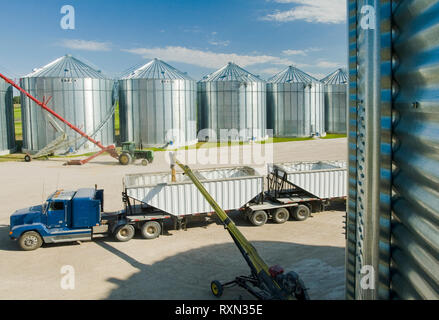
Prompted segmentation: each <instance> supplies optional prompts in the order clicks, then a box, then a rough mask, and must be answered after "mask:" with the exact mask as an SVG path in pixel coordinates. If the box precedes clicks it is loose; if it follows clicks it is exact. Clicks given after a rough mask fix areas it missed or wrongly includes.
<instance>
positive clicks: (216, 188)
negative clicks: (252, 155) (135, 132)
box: [124, 167, 264, 216]
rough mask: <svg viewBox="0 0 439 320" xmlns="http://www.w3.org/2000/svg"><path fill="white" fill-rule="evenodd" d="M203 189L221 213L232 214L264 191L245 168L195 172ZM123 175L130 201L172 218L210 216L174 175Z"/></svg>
mask: <svg viewBox="0 0 439 320" xmlns="http://www.w3.org/2000/svg"><path fill="white" fill-rule="evenodd" d="M195 174H196V175H197V176H198V178H199V179H200V181H201V182H202V184H203V186H204V187H205V188H206V189H207V191H208V192H209V193H210V194H211V195H212V197H213V198H214V199H215V200H216V201H217V202H218V204H219V205H220V206H221V208H223V209H224V210H236V209H239V208H241V207H243V206H244V205H245V204H247V203H248V202H249V201H250V200H252V199H253V198H255V197H256V196H257V195H259V194H260V193H261V192H263V188H264V177H263V176H261V175H259V174H257V173H256V171H255V170H254V169H252V168H249V167H236V168H224V169H211V170H198V171H196V172H195ZM176 178H177V182H174V183H173V182H171V173H170V172H167V173H148V174H133V175H127V176H125V178H124V188H125V192H126V193H127V195H128V196H129V197H130V198H133V199H135V200H137V201H140V202H142V203H145V204H147V205H149V206H152V207H154V208H157V209H160V210H162V211H164V212H166V213H168V214H171V215H174V216H183V215H191V214H197V213H209V212H213V211H214V210H213V208H212V207H211V206H210V205H209V203H208V202H207V201H206V200H205V199H204V197H203V195H202V194H201V193H200V192H199V191H198V189H197V188H196V187H195V185H194V184H193V183H192V181H191V180H190V179H189V178H188V177H187V176H185V175H184V174H183V173H177V175H176Z"/></svg>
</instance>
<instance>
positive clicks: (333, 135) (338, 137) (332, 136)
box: [321, 133, 347, 139]
mask: <svg viewBox="0 0 439 320" xmlns="http://www.w3.org/2000/svg"><path fill="white" fill-rule="evenodd" d="M346 137H347V135H346V134H338V133H328V134H327V135H326V137H322V138H321V139H340V138H346Z"/></svg>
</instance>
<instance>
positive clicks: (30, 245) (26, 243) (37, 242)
mask: <svg viewBox="0 0 439 320" xmlns="http://www.w3.org/2000/svg"><path fill="white" fill-rule="evenodd" d="M18 244H19V245H20V247H21V249H23V250H24V251H32V250H36V249H38V248H39V247H41V246H42V245H43V239H42V238H41V236H40V235H39V234H38V232H35V231H28V232H25V233H23V234H22V235H21V237H20V239H19V240H18Z"/></svg>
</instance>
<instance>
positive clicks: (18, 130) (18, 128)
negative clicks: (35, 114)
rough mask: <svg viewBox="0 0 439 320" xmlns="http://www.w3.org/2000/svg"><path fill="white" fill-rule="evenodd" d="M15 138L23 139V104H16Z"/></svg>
mask: <svg viewBox="0 0 439 320" xmlns="http://www.w3.org/2000/svg"><path fill="white" fill-rule="evenodd" d="M14 124H15V140H18V141H21V140H23V124H22V122H21V106H20V105H19V104H14Z"/></svg>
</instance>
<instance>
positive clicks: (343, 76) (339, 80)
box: [321, 68, 348, 84]
mask: <svg viewBox="0 0 439 320" xmlns="http://www.w3.org/2000/svg"><path fill="white" fill-rule="evenodd" d="M321 81H322V82H323V83H324V84H346V83H348V75H347V73H346V71H344V70H343V69H341V68H340V69H337V70H335V71H334V72H333V73H331V74H329V75H328V76H326V77H325V78H323V79H322V80H321Z"/></svg>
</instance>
